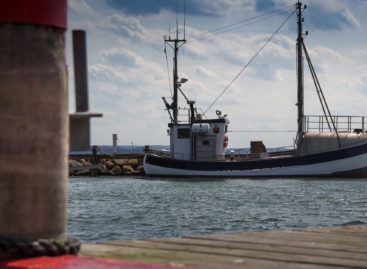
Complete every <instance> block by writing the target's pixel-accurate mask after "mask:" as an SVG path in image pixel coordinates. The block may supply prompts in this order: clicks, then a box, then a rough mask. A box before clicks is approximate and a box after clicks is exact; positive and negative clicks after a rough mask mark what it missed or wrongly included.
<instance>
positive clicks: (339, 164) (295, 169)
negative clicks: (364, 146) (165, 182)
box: [144, 153, 367, 177]
mask: <svg viewBox="0 0 367 269" xmlns="http://www.w3.org/2000/svg"><path fill="white" fill-rule="evenodd" d="M145 160H146V156H145V157H144V170H145V173H146V174H147V175H162V176H209V177H210V176H223V177H231V176H232V177H240V176H244V177H246V176H248V177H251V176H253V177H258V176H264V177H269V176H317V175H329V174H333V173H339V172H348V171H352V170H355V169H361V168H365V167H367V153H364V154H360V155H358V156H353V157H349V158H345V159H341V160H336V161H330V162H323V163H316V164H308V165H296V166H288V167H274V168H262V169H253V170H221V171H196V170H184V169H176V168H167V167H161V166H157V165H151V164H148V163H146V162H145Z"/></svg>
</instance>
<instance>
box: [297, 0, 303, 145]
mask: <svg viewBox="0 0 367 269" xmlns="http://www.w3.org/2000/svg"><path fill="white" fill-rule="evenodd" d="M296 7H297V17H298V23H297V24H298V36H297V106H298V119H297V123H298V130H297V136H298V139H300V138H301V137H302V135H303V118H304V86H303V55H302V52H303V51H302V43H303V36H302V22H303V18H302V3H301V2H300V1H299V0H298V2H297V4H296ZM299 141H300V140H299Z"/></svg>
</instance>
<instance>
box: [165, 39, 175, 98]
mask: <svg viewBox="0 0 367 269" xmlns="http://www.w3.org/2000/svg"><path fill="white" fill-rule="evenodd" d="M164 54H165V55H166V64H167V74H168V84H169V90H170V92H171V98H172V97H173V93H172V86H171V76H170V75H169V73H170V72H169V64H168V57H167V49H166V42H164Z"/></svg>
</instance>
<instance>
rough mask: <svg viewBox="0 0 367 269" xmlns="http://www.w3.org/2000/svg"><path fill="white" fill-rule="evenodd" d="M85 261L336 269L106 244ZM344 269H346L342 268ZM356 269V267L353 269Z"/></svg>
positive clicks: (87, 248)
mask: <svg viewBox="0 0 367 269" xmlns="http://www.w3.org/2000/svg"><path fill="white" fill-rule="evenodd" d="M79 255H81V256H86V257H99V258H105V259H123V260H129V261H139V262H148V263H155V264H169V265H176V266H193V267H199V268H211V269H223V268H226V269H232V268H233V269H237V268H258V269H261V268H267V269H273V268H284V269H332V268H333V269H335V267H334V266H322V265H318V266H316V265H314V264H299V263H285V262H273V261H265V260H258V259H251V258H239V257H232V256H218V255H213V254H201V253H187V252H178V251H172V250H169V251H167V250H159V249H140V248H134V247H124V246H111V245H105V244H84V245H83V246H82V249H81V252H80V254H79ZM339 268H343V267H339ZM350 268H353V267H350Z"/></svg>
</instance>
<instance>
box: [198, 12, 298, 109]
mask: <svg viewBox="0 0 367 269" xmlns="http://www.w3.org/2000/svg"><path fill="white" fill-rule="evenodd" d="M295 12H296V10H294V11H292V12H291V14H290V15H289V16H288V17H287V18H286V19H285V20H284V21H283V22H282V23H281V24H280V26H279V27H278V28H277V29H276V30H275V32H274V33H273V34H272V35H271V36H270V37H269V38H268V39H267V40H266V42H265V43H264V45H262V46H261V48H260V49H259V50H258V51H257V52H256V53H255V55H254V56H253V57H252V58H251V59H250V61H248V63H247V64H246V65H245V66H244V67H243V68H242V69H241V71H240V72H239V73H238V74H237V75H236V76H235V77H234V78H233V79H232V80H231V82H230V83H229V84H228V85H227V86H226V87H225V88H224V89H223V90H222V92H221V93H220V94H219V95H218V97H217V98H215V100H214V101H213V102H212V103H211V104H210V106H209V107H208V108H207V109H206V110H205V111H204V114H206V112H208V110H209V109H210V108H211V107H212V106H213V105H214V104H215V103H216V102H217V101H218V99H219V98H220V97H222V95H223V94H224V93H225V92H226V91H227V90H228V89H229V87H230V86H231V85H232V84H233V83H234V82H235V80H236V79H237V78H238V77H239V76H240V75H241V74H242V73H243V71H244V70H245V69H246V68H247V66H249V65H250V63H252V61H253V60H254V59H255V58H256V56H257V55H258V54H259V53H260V52H261V51H262V50H263V49H264V48H265V47H266V45H268V44H269V43H270V41H271V40H272V39H273V37H274V36H275V35H276V34H277V33H278V32H279V31H280V29H281V28H282V27H283V26H284V25H285V24H286V23H287V22H288V20H289V19H290V18H291V17H292V15H293V14H294V13H295Z"/></svg>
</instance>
